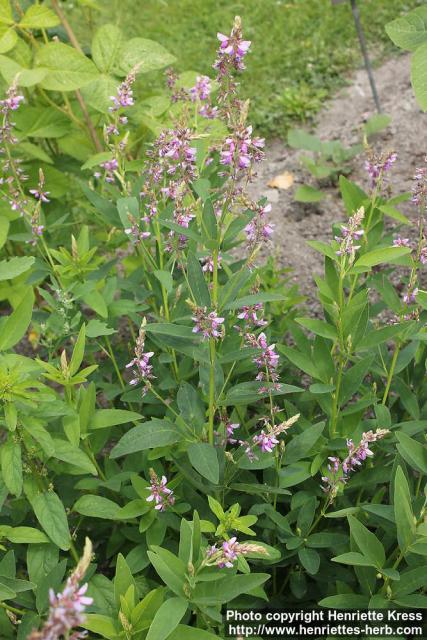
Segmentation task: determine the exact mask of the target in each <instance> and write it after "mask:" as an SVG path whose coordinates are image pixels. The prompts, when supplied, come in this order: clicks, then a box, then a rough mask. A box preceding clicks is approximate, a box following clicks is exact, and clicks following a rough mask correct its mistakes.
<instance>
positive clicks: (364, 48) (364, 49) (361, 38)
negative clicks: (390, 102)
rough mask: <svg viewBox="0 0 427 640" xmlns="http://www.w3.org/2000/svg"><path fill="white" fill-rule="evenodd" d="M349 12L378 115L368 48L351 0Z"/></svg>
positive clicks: (376, 95)
mask: <svg viewBox="0 0 427 640" xmlns="http://www.w3.org/2000/svg"><path fill="white" fill-rule="evenodd" d="M351 10H352V12H353V17H354V22H355V25H356V31H357V35H358V38H359V42H360V48H361V49H362V53H363V58H364V60H365V67H366V72H367V74H368V78H369V84H370V85H371V90H372V95H373V97H374V102H375V106H376V108H377V111H378V113H381V105H380V99H379V97H378V92H377V87H376V85H375V79H374V74H373V72H372V67H371V62H370V60H369V55H368V48H367V46H366V40H365V34H364V33H363V28H362V23H361V21H360V13H359V8H358V6H357V4H356V0H351Z"/></svg>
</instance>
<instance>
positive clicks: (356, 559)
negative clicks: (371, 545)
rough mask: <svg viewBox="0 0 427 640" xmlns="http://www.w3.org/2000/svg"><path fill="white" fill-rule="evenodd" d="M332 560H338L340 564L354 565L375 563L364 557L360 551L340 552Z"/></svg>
mask: <svg viewBox="0 0 427 640" xmlns="http://www.w3.org/2000/svg"><path fill="white" fill-rule="evenodd" d="M332 562H339V563H340V564H351V565H354V566H356V567H375V564H374V563H373V562H371V560H369V559H368V558H365V556H364V555H362V554H361V553H356V552H355V551H350V552H349V553H342V554H341V555H340V556H335V558H332Z"/></svg>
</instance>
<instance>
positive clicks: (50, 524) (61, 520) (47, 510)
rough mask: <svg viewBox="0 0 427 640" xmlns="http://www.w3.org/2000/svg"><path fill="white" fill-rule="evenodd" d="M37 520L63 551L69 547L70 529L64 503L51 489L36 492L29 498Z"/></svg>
mask: <svg viewBox="0 0 427 640" xmlns="http://www.w3.org/2000/svg"><path fill="white" fill-rule="evenodd" d="M31 506H32V507H33V510H34V513H35V515H36V518H37V520H38V521H39V523H40V524H41V526H42V528H43V529H44V530H45V532H46V533H47V535H48V536H49V538H50V539H51V540H52V542H54V543H55V544H56V545H57V546H58V547H59V548H60V549H62V550H63V551H68V549H69V548H70V542H71V537H70V530H69V528H68V521H67V515H66V513H65V509H64V505H63V504H62V502H61V500H60V499H59V497H58V496H57V494H56V493H54V492H53V491H45V492H44V493H39V494H37V495H36V496H35V497H34V498H32V500H31Z"/></svg>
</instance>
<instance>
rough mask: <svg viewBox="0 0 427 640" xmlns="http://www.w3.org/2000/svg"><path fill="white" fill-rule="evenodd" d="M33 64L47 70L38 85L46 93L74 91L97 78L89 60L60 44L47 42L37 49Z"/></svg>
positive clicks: (95, 70) (96, 73)
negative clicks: (46, 91)
mask: <svg viewBox="0 0 427 640" xmlns="http://www.w3.org/2000/svg"><path fill="white" fill-rule="evenodd" d="M35 64H36V66H37V67H44V68H46V69H48V74H47V76H46V77H45V78H44V80H42V82H41V83H40V84H41V86H42V88H43V89H47V90H48V91H75V90H76V89H80V88H81V87H84V86H85V85H86V84H88V83H89V82H92V81H93V80H95V79H96V77H97V76H98V70H97V68H96V67H95V65H94V64H93V62H92V61H91V60H89V58H86V56H84V55H83V54H82V53H80V52H79V51H77V50H76V49H74V48H73V47H71V46H69V45H67V44H64V43H62V42H49V43H47V44H44V45H42V46H41V47H40V48H39V49H37V51H36V57H35Z"/></svg>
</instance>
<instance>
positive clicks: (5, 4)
mask: <svg viewBox="0 0 427 640" xmlns="http://www.w3.org/2000/svg"><path fill="white" fill-rule="evenodd" d="M0 22H1V23H3V24H13V23H14V19H13V14H12V8H11V6H10V2H9V0H0Z"/></svg>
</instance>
